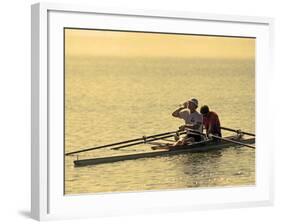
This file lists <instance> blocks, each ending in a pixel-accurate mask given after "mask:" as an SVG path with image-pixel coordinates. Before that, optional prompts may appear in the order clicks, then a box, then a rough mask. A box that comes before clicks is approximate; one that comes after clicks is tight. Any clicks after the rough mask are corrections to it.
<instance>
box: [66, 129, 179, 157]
mask: <svg viewBox="0 0 281 224" xmlns="http://www.w3.org/2000/svg"><path fill="white" fill-rule="evenodd" d="M175 133H177V132H176V131H170V132H165V133H161V134H156V135H151V136H143V137H142V138H135V139H130V140H126V141H122V142H116V143H111V144H107V145H102V146H96V147H92V148H88V149H81V150H78V151H74V152H69V153H66V154H65V155H66V156H69V155H73V154H76V153H81V152H87V151H91V150H95V149H101V148H106V147H111V146H115V145H121V144H126V143H130V142H136V141H140V140H145V139H150V138H155V137H159V136H163V135H168V134H175Z"/></svg>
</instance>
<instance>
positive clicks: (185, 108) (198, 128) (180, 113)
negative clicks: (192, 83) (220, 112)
mask: <svg viewBox="0 0 281 224" xmlns="http://www.w3.org/2000/svg"><path fill="white" fill-rule="evenodd" d="M197 107H198V100H197V99H195V98H192V99H190V100H188V101H187V102H185V103H184V104H183V105H182V106H181V107H180V108H178V109H177V110H175V111H174V112H173V113H172V116H173V117H176V118H180V119H183V120H184V121H185V124H184V125H182V126H180V127H179V129H180V130H181V131H183V130H187V134H186V136H185V137H183V138H181V139H176V140H177V142H176V143H175V145H185V144H188V143H190V142H200V141H201V140H202V139H201V137H202V135H201V133H203V116H202V115H201V114H200V113H199V112H198V111H197V110H196V109H197ZM188 129H191V130H193V131H195V132H197V133H195V132H191V131H188Z"/></svg>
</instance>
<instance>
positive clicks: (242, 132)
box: [221, 127, 256, 137]
mask: <svg viewBox="0 0 281 224" xmlns="http://www.w3.org/2000/svg"><path fill="white" fill-rule="evenodd" d="M221 129H223V130H226V131H233V132H236V133H241V134H244V135H249V136H254V137H255V136H256V135H255V134H252V133H249V132H244V131H241V130H235V129H232V128H226V127H221Z"/></svg>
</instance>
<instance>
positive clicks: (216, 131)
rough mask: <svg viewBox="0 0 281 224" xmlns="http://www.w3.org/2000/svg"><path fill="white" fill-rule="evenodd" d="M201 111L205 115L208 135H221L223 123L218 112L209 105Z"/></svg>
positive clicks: (205, 126)
mask: <svg viewBox="0 0 281 224" xmlns="http://www.w3.org/2000/svg"><path fill="white" fill-rule="evenodd" d="M200 113H201V114H202V115H203V124H204V128H205V129H206V135H207V136H209V135H216V136H219V137H221V136H222V135H221V125H220V120H219V116H218V115H217V113H215V112H214V111H210V109H209V107H208V106H207V105H204V106H202V107H201V109H200Z"/></svg>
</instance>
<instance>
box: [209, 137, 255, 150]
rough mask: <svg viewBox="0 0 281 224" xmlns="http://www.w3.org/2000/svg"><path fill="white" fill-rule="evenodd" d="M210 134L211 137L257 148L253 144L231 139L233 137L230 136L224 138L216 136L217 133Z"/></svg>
mask: <svg viewBox="0 0 281 224" xmlns="http://www.w3.org/2000/svg"><path fill="white" fill-rule="evenodd" d="M209 136H210V137H211V138H216V139H219V140H223V141H226V142H231V143H234V144H237V145H243V146H246V147H249V148H252V149H255V148H256V147H255V146H253V145H249V144H245V143H243V142H238V141H234V140H231V139H228V138H222V137H219V136H216V135H212V134H210V135H209Z"/></svg>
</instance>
